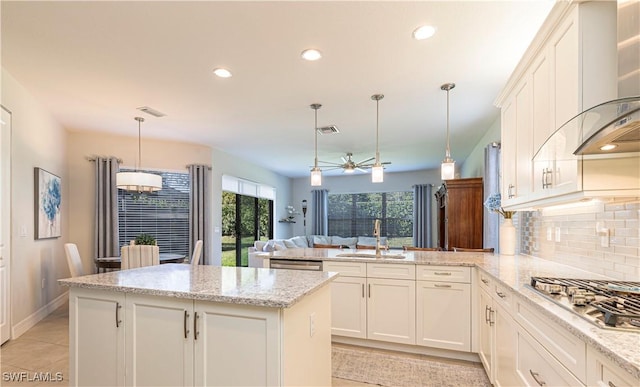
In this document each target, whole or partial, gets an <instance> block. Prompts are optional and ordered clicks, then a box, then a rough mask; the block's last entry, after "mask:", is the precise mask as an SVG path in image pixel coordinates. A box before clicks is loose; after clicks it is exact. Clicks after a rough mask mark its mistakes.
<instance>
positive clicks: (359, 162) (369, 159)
mask: <svg viewBox="0 0 640 387" xmlns="http://www.w3.org/2000/svg"><path fill="white" fill-rule="evenodd" d="M374 159H375V157H369V158H368V159H364V160H362V161H358V162H357V163H356V164H357V165H362V164H365V163H368V162H369V161H371V160H374Z"/></svg>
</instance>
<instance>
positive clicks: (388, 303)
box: [367, 278, 416, 344]
mask: <svg viewBox="0 0 640 387" xmlns="http://www.w3.org/2000/svg"><path fill="white" fill-rule="evenodd" d="M367 286H368V289H367V290H368V294H367V297H368V302H367V338H369V339H374V340H381V341H390V342H393V343H402V344H415V343H416V281H415V280H398V279H386V278H367Z"/></svg>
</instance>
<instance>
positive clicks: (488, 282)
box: [476, 269, 493, 293]
mask: <svg viewBox="0 0 640 387" xmlns="http://www.w3.org/2000/svg"><path fill="white" fill-rule="evenodd" d="M476 270H478V285H479V286H480V288H481V289H484V290H485V291H486V292H487V293H490V292H491V286H492V285H493V280H492V279H491V277H489V275H488V274H487V273H485V272H483V271H482V270H480V269H476Z"/></svg>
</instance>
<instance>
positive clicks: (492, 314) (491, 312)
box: [489, 308, 496, 326]
mask: <svg viewBox="0 0 640 387" xmlns="http://www.w3.org/2000/svg"><path fill="white" fill-rule="evenodd" d="M495 312H496V311H495V310H493V308H489V325H491V326H493V324H495V323H496V320H493V319H492V317H493V316H494V313H495Z"/></svg>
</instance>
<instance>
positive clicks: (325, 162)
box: [318, 160, 342, 166]
mask: <svg viewBox="0 0 640 387" xmlns="http://www.w3.org/2000/svg"><path fill="white" fill-rule="evenodd" d="M318 163H323V164H329V165H336V166H341V165H342V164H341V163H334V162H331V161H321V160H318Z"/></svg>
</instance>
